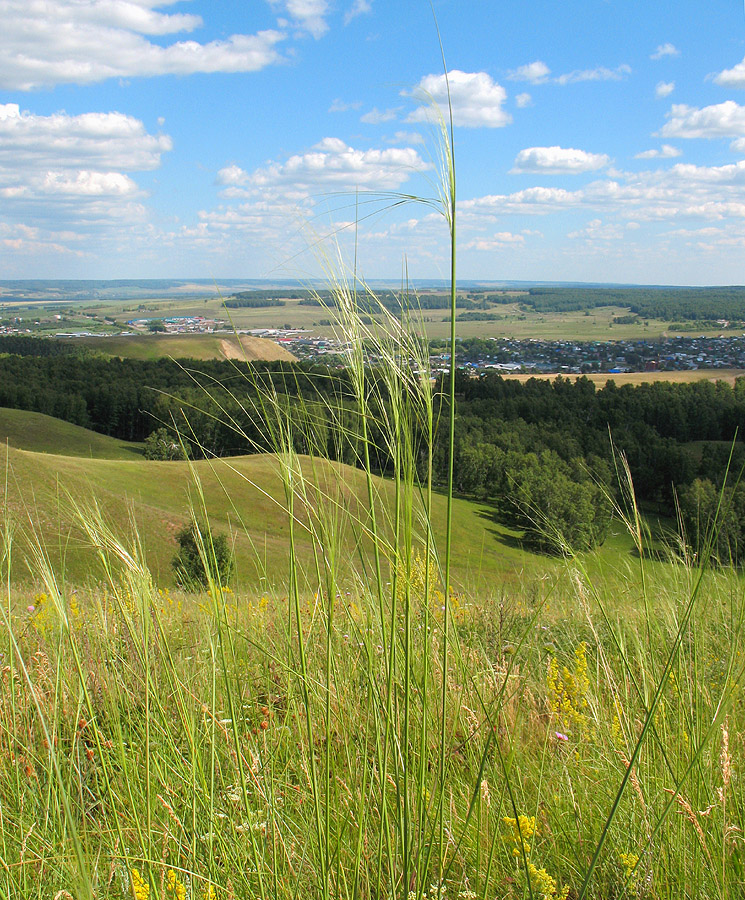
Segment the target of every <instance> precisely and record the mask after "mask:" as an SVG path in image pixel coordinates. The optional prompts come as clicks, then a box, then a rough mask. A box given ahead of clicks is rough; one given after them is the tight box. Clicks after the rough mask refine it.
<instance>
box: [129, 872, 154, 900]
mask: <svg viewBox="0 0 745 900" xmlns="http://www.w3.org/2000/svg"><path fill="white" fill-rule="evenodd" d="M129 882H130V887H131V888H132V897H133V898H134V900H148V898H149V897H150V885H149V884H148V883H147V882H146V881H145V879H144V878H143V877H142V875H141V874H140V871H139V869H132V871H131V872H130V873H129Z"/></svg>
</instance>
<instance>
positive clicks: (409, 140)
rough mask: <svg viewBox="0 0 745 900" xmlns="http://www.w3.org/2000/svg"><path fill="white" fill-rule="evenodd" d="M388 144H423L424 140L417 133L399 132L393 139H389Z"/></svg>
mask: <svg viewBox="0 0 745 900" xmlns="http://www.w3.org/2000/svg"><path fill="white" fill-rule="evenodd" d="M386 143H387V144H423V143H424V138H423V137H422V135H421V134H419V132H417V131H397V132H396V133H395V134H394V135H393V137H390V138H387V140H386Z"/></svg>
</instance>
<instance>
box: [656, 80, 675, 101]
mask: <svg viewBox="0 0 745 900" xmlns="http://www.w3.org/2000/svg"><path fill="white" fill-rule="evenodd" d="M674 90H675V82H674V81H660V82H658V83H657V87H656V88H655V89H654V95H655V97H657V98H658V99H660V100H661V99H662V98H663V97H669V96H670V94H672V92H673V91H674Z"/></svg>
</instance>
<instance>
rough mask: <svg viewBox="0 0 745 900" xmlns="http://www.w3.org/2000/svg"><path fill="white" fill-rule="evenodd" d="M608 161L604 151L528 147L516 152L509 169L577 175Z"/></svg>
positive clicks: (521, 171) (597, 167)
mask: <svg viewBox="0 0 745 900" xmlns="http://www.w3.org/2000/svg"><path fill="white" fill-rule="evenodd" d="M609 162H610V159H609V157H608V156H607V155H606V154H605V153H587V152H586V151H585V150H574V149H572V148H568V147H528V148H527V149H525V150H521V151H520V152H519V153H518V154H517V157H516V158H515V163H514V165H513V167H512V169H511V170H510V171H511V172H513V173H515V174H524V173H533V174H543V175H579V174H581V173H582V172H595V171H597V170H598V169H602V168H604V167H605V166H607V165H608V163H609Z"/></svg>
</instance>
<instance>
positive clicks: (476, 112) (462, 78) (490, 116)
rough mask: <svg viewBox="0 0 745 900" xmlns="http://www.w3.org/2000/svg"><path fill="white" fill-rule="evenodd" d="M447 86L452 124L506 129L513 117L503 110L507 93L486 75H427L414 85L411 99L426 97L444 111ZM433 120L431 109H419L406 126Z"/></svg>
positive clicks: (446, 99) (458, 73)
mask: <svg viewBox="0 0 745 900" xmlns="http://www.w3.org/2000/svg"><path fill="white" fill-rule="evenodd" d="M447 81H449V83H450V102H451V104H452V109H453V121H454V123H455V124H456V125H460V126H462V127H464V128H502V127H503V126H504V125H509V123H510V122H511V121H512V116H511V115H510V114H509V113H507V112H505V110H504V109H503V108H502V104H503V103H504V101H505V99H506V97H507V92H506V91H505V89H504V88H503V87H502V86H501V85H500V84H498V83H497V82H496V81H494V80H493V79H492V78H491V76H490V75H487V73H486V72H461V71H460V70H459V69H453V71H452V72H450V73H449V75H448V79H447V80H446V78H445V75H426V76H425V77H424V78H422V80H421V81H420V82H419V84H418V85H417V87H416V89H415V91H413V96H415V97H419V98H421V97H425V98H426V99H427V100H429V99H431V100H432V101H434V103H436V104H437V105H438V106H439V107H440V109H442V110H445V109H447V104H448V90H447ZM431 119H432V109H431V107H430V106H420V107H419V108H418V109H415V110H414V112H412V113H411V114H410V115H409V117H408V121H409V122H428V121H431Z"/></svg>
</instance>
